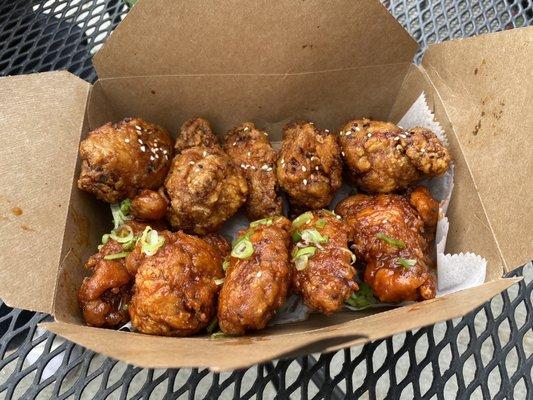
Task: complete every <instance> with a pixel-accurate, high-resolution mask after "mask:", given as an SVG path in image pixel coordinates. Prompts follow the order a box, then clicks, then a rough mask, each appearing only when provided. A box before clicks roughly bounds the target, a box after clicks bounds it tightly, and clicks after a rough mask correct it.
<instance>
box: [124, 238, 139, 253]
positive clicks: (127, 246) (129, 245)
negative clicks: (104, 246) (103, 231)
mask: <svg viewBox="0 0 533 400" xmlns="http://www.w3.org/2000/svg"><path fill="white" fill-rule="evenodd" d="M136 244H137V237H135V236H134V237H133V238H132V239H131V240H130V241H129V242H126V243H122V248H123V249H124V250H125V251H132V250H133V249H134V247H135V245H136Z"/></svg>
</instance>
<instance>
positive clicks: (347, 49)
mask: <svg viewBox="0 0 533 400" xmlns="http://www.w3.org/2000/svg"><path fill="white" fill-rule="evenodd" d="M417 48H418V45H417V43H416V42H415V41H414V40H413V38H411V36H410V35H409V34H408V33H407V32H406V31H405V30H404V29H403V28H402V26H401V25H400V24H399V23H398V22H397V21H396V19H395V18H394V17H393V16H392V15H391V14H390V13H389V12H388V11H387V9H386V8H385V7H384V6H383V5H382V4H381V3H380V2H379V1H378V0H357V1H353V0H335V1H329V2H324V1H321V0H307V1H294V0H279V1H267V0H250V1H212V0H197V1H175V0H150V1H146V0H141V1H140V2H139V3H138V4H137V5H136V6H134V7H133V9H132V10H131V11H130V12H129V13H128V15H127V16H126V18H125V19H124V21H123V22H121V23H120V25H119V26H118V27H117V28H116V29H115V31H114V32H113V34H112V35H111V36H110V38H109V39H108V40H107V41H106V43H105V45H104V47H103V48H102V49H101V50H100V51H99V52H98V53H97V54H96V55H95V57H94V60H93V62H94V65H95V68H96V70H97V72H98V76H99V78H100V79H103V78H111V77H123V76H153V75H179V74H194V75H197V74H289V73H301V72H310V71H325V70H332V69H333V70H336V69H344V68H354V67H364V66H370V65H383V64H395V63H410V62H411V61H412V59H413V56H414V54H415V52H416V50H417Z"/></svg>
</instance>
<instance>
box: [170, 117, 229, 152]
mask: <svg viewBox="0 0 533 400" xmlns="http://www.w3.org/2000/svg"><path fill="white" fill-rule="evenodd" d="M218 145H219V143H218V138H217V136H216V135H215V134H214V133H213V131H212V130H211V125H210V124H209V122H208V121H206V120H205V119H203V118H191V119H189V120H187V121H185V122H184V123H183V125H182V126H181V128H180V131H179V133H178V138H177V139H176V143H175V145H174V150H175V153H176V154H179V153H181V152H182V151H183V150H186V149H189V148H191V147H214V146H218Z"/></svg>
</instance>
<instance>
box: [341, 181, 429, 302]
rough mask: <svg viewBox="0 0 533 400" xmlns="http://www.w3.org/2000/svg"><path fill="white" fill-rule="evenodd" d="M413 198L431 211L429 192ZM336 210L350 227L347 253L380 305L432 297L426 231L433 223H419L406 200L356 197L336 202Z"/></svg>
mask: <svg viewBox="0 0 533 400" xmlns="http://www.w3.org/2000/svg"><path fill="white" fill-rule="evenodd" d="M413 193H416V196H418V199H417V200H416V203H417V204H418V205H419V206H421V205H422V204H425V205H429V207H434V206H435V203H434V202H435V201H434V200H433V199H432V198H431V196H430V195H429V192H427V191H425V190H423V189H417V190H415V191H414V192H413ZM422 196H427V197H426V199H422ZM437 208H438V207H437ZM335 211H336V212H337V213H338V214H339V215H341V216H342V217H343V218H344V219H345V220H346V222H347V223H348V225H349V226H350V228H351V230H352V231H351V238H352V240H353V247H352V248H353V249H354V252H355V255H356V257H357V259H358V261H360V262H362V263H363V264H365V267H364V281H365V282H366V283H367V284H368V285H369V286H370V287H371V288H372V291H373V292H374V294H375V295H376V296H377V297H378V298H379V299H380V300H381V301H382V302H385V303H399V302H402V301H421V300H427V299H432V298H434V297H435V294H436V288H435V286H436V283H435V275H434V272H433V263H432V261H431V259H430V256H429V244H430V243H429V241H428V239H427V237H426V235H425V231H426V229H431V228H432V229H434V227H431V225H432V224H435V223H436V220H434V219H426V220H424V219H423V218H422V217H421V216H420V214H419V212H418V211H417V209H416V208H414V207H413V206H412V205H411V204H410V200H409V199H408V198H406V197H405V196H401V195H396V194H380V195H375V196H369V195H364V194H358V195H355V196H351V197H348V198H346V199H344V200H343V201H341V202H340V203H339V204H338V205H337V207H336V209H335ZM426 224H427V225H426Z"/></svg>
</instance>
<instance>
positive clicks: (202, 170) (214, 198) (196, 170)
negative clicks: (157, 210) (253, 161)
mask: <svg viewBox="0 0 533 400" xmlns="http://www.w3.org/2000/svg"><path fill="white" fill-rule="evenodd" d="M165 189H166V192H167V195H168V197H169V198H170V208H169V212H168V218H169V221H170V224H171V225H172V226H173V227H174V228H175V229H182V230H184V231H186V232H190V233H197V234H200V235H202V234H206V233H209V232H214V231H216V230H217V229H218V228H220V226H221V225H222V224H223V223H224V222H225V221H226V220H227V219H229V218H230V217H231V216H232V215H233V214H235V212H236V211H237V210H238V209H239V207H240V206H241V205H242V204H243V203H244V202H245V201H246V196H247V194H248V186H247V184H246V179H245V178H244V176H243V175H242V172H241V170H240V168H239V167H237V166H236V165H235V164H234V163H233V162H232V161H231V159H230V158H229V157H228V155H227V154H226V153H224V151H222V149H220V148H219V147H211V148H209V147H191V148H189V149H187V150H184V151H183V152H182V153H181V154H178V155H177V156H176V157H175V158H174V160H173V161H172V166H171V168H170V172H169V174H168V176H167V178H166V181H165Z"/></svg>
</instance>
